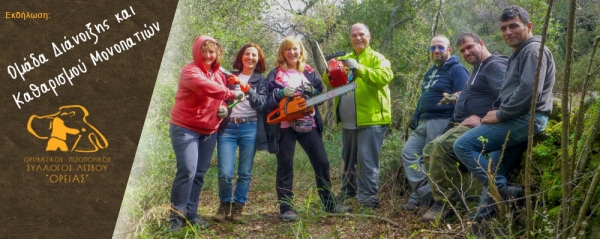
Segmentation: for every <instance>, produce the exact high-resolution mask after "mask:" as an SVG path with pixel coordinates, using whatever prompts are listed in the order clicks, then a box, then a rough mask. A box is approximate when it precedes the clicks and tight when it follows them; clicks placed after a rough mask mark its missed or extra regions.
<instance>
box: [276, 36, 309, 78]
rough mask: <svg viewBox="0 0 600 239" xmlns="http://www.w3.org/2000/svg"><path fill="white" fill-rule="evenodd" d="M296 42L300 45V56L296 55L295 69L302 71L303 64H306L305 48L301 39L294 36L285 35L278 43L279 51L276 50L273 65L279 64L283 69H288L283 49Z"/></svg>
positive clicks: (292, 45)
mask: <svg viewBox="0 0 600 239" xmlns="http://www.w3.org/2000/svg"><path fill="white" fill-rule="evenodd" d="M296 44H298V46H300V56H299V57H298V64H297V65H296V69H297V70H298V71H299V72H303V71H304V65H305V64H306V49H305V48H304V45H303V44H302V41H301V40H300V39H299V38H297V37H295V36H287V37H286V38H284V39H283V41H282V42H281V45H279V51H278V52H277V60H276V61H275V66H276V67H277V66H281V67H282V68H283V69H284V70H287V69H289V67H288V66H287V62H286V61H285V50H287V49H290V48H292V47H294V45H296Z"/></svg>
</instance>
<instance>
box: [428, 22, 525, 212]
mask: <svg viewBox="0 0 600 239" xmlns="http://www.w3.org/2000/svg"><path fill="white" fill-rule="evenodd" d="M456 46H457V47H458V50H459V51H460V53H461V54H462V56H463V58H464V59H465V60H466V61H467V62H468V63H469V64H471V65H473V66H474V68H473V72H471V76H470V77H469V80H468V81H467V84H466V85H465V88H464V89H463V90H462V91H461V92H460V97H458V99H457V100H456V101H455V103H456V106H455V108H454V120H453V122H451V125H453V126H454V127H452V128H451V129H449V130H448V131H446V132H445V133H444V134H443V135H441V136H439V137H437V138H436V139H435V140H433V141H431V142H429V143H428V144H427V145H426V146H425V148H424V149H423V161H424V163H425V165H424V166H425V172H426V173H427V175H428V180H429V184H430V185H431V187H432V188H433V189H432V195H433V200H434V203H433V205H432V206H431V208H430V209H429V210H428V211H427V212H426V213H425V214H424V215H423V217H422V218H421V221H423V222H431V221H434V220H436V219H440V220H441V219H444V218H446V217H447V216H448V215H450V213H452V212H453V209H454V210H456V208H453V209H451V207H452V206H451V205H453V206H457V205H460V204H461V202H464V201H463V200H462V199H463V198H464V196H465V194H467V193H468V192H467V191H468V190H469V188H468V187H462V186H463V185H464V186H467V185H465V184H464V183H461V175H466V174H467V173H468V172H465V171H466V169H464V167H457V163H458V162H459V161H458V159H457V158H456V155H455V154H454V151H453V150H452V146H453V145H454V141H456V139H457V138H458V137H459V136H461V135H462V134H464V133H466V132H467V131H469V130H470V129H471V128H473V127H475V126H477V125H479V124H480V121H481V118H483V117H484V116H485V115H486V113H487V112H488V111H490V110H492V104H493V103H494V101H496V99H497V98H498V95H499V94H500V89H501V88H502V81H503V79H504V73H505V72H506V65H507V61H508V57H507V56H500V55H497V54H491V53H490V52H489V51H488V49H487V48H486V46H485V44H484V43H483V40H481V38H480V37H479V35H477V34H476V33H471V32H467V33H463V34H461V35H460V36H459V37H458V39H457V40H456ZM525 146H526V145H525ZM510 152H511V155H508V154H505V155H504V158H505V161H506V160H511V161H516V159H519V158H520V156H521V154H522V153H523V150H522V147H520V148H518V149H517V150H511V151H510ZM506 165H509V164H506ZM506 171H507V170H504V171H503V172H502V173H501V174H503V175H506ZM499 173H500V172H499ZM457 188H464V189H465V190H464V191H461V192H459V191H457V190H456V189H457ZM444 202H447V203H446V204H444Z"/></svg>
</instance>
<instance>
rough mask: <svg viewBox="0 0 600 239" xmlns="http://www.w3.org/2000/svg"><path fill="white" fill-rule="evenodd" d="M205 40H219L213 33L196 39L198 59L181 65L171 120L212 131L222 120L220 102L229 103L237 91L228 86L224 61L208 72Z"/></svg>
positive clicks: (201, 132)
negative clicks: (222, 64) (204, 49)
mask: <svg viewBox="0 0 600 239" xmlns="http://www.w3.org/2000/svg"><path fill="white" fill-rule="evenodd" d="M204 41H213V42H215V43H217V44H219V43H218V42H217V41H215V39H213V38H211V37H209V36H199V37H197V38H196V40H194V43H193V44H192V57H193V58H194V61H193V62H191V63H189V64H187V65H186V66H184V67H183V69H181V73H180V75H179V83H178V84H177V94H176V95H175V104H174V105H173V109H172V110H171V123H172V124H174V125H178V126H181V127H185V128H188V129H190V130H193V131H196V132H198V133H200V134H212V133H214V132H216V131H217V128H218V127H219V123H220V122H221V119H219V116H218V115H217V114H218V112H219V106H221V105H225V106H227V104H226V103H225V102H224V100H226V99H233V98H235V91H233V90H229V89H228V88H227V87H226V83H225V82H226V81H225V76H224V75H223V73H222V72H221V71H220V70H219V68H220V66H221V64H220V63H219V64H213V65H212V72H213V74H212V75H210V74H208V71H207V69H205V67H204V62H203V61H202V44H203V43H204ZM219 46H220V45H219Z"/></svg>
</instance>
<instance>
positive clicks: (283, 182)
mask: <svg viewBox="0 0 600 239" xmlns="http://www.w3.org/2000/svg"><path fill="white" fill-rule="evenodd" d="M296 141H297V142H298V143H300V146H302V149H304V152H306V155H308V159H309V160H310V163H311V165H312V167H313V169H314V171H315V180H316V183H317V189H318V192H319V198H320V199H321V202H322V203H323V206H324V207H325V208H324V209H325V210H331V209H333V208H334V207H335V201H334V200H335V199H334V197H333V195H332V193H331V179H330V177H329V159H328V158H327V153H326V152H325V146H324V145H323V140H322V139H321V136H320V135H319V133H318V132H317V129H316V128H313V129H312V130H311V131H310V132H307V133H298V132H296V131H294V130H293V129H292V128H284V129H281V139H280V141H279V153H278V154H276V156H277V177H276V187H277V200H278V201H279V210H280V212H281V213H283V212H285V211H287V210H293V208H294V207H293V206H294V205H293V199H294V192H293V191H292V188H293V185H294V152H295V149H296Z"/></svg>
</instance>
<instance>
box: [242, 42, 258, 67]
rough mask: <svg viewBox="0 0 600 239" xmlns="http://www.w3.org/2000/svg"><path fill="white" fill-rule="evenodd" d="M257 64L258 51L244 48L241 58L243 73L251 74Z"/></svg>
mask: <svg viewBox="0 0 600 239" xmlns="http://www.w3.org/2000/svg"><path fill="white" fill-rule="evenodd" d="M257 63H258V50H257V49H256V48H254V47H248V48H246V51H244V55H243V56H242V65H243V66H244V71H248V72H253V71H254V68H256V64H257Z"/></svg>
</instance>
